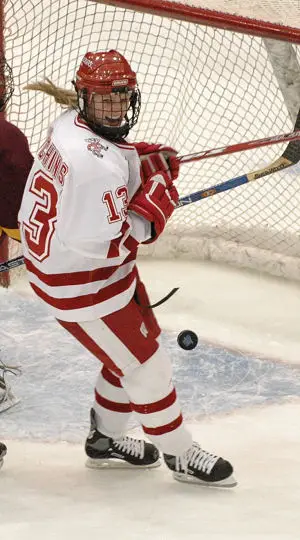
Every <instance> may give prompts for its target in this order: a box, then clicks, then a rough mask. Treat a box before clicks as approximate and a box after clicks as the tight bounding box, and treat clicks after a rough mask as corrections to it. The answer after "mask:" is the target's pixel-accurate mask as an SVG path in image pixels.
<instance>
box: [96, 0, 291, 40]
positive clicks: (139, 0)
mask: <svg viewBox="0 0 300 540" xmlns="http://www.w3.org/2000/svg"><path fill="white" fill-rule="evenodd" d="M94 1H96V2H98V3H99V4H108V5H113V6H117V7H121V8H124V9H132V10H134V11H141V12H144V13H152V14H153V15H160V16H161V17H171V18H172V19H178V20H182V21H188V22H193V23H195V24H200V25H201V24H202V25H205V26H212V27H214V28H223V29H224V30H231V31H233V32H241V33H243V34H251V35H252V36H261V37H268V38H272V39H279V40H281V41H291V42H293V43H297V44H300V28H296V27H291V26H285V25H283V24H276V23H272V22H268V21H264V20H260V19H254V18H250V17H243V16H241V15H234V14H230V13H225V12H221V11H217V10H212V9H207V8H202V7H198V6H195V5H193V6H192V5H189V4H184V3H180V2H171V1H169V0H113V1H110V0H94ZM195 3H196V2H195ZM199 3H201V2H199V1H198V4H199ZM299 18H300V16H299Z"/></svg>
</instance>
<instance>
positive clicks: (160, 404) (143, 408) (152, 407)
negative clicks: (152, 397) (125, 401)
mask: <svg viewBox="0 0 300 540" xmlns="http://www.w3.org/2000/svg"><path fill="white" fill-rule="evenodd" d="M175 401H176V390H175V388H174V389H173V390H172V392H171V393H170V394H169V395H168V396H166V397H165V398H163V399H160V400H159V401H155V402H154V403H145V404H144V405H140V404H139V405H137V404H136V403H132V401H131V407H132V410H133V411H136V412H138V413H140V414H151V413H155V412H158V411H163V410H164V409H167V408H168V407H170V406H171V405H173V403H174V402H175Z"/></svg>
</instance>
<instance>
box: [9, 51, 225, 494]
mask: <svg viewBox="0 0 300 540" xmlns="http://www.w3.org/2000/svg"><path fill="white" fill-rule="evenodd" d="M74 85H75V90H76V103H75V102H74V96H73V95H72V93H70V92H67V93H65V92H64V90H61V89H58V88H56V87H55V86H53V85H51V84H48V85H46V86H44V83H43V84H42V85H41V86H39V85H37V86H36V85H34V86H31V88H35V89H38V88H41V89H45V90H46V91H48V92H49V93H51V94H52V95H54V97H56V99H57V101H59V102H60V103H63V104H67V105H69V107H68V110H67V111H65V112H63V114H62V115H61V116H60V117H59V118H58V119H57V120H56V121H55V122H54V123H53V125H52V126H51V128H50V130H49V134H48V138H47V140H46V141H45V143H44V144H43V145H42V147H41V148H40V150H39V152H38V154H37V157H36V159H35V162H34V166H33V168H32V170H31V173H30V175H29V178H28V182H27V185H26V188H25V193H24V197H23V201H22V206H21V211H20V214H19V221H20V230H21V237H22V244H23V249H24V256H25V262H26V266H27V270H28V275H29V281H30V283H31V286H32V288H33V290H34V291H35V292H36V294H37V295H38V296H39V298H40V299H41V300H43V301H44V302H45V303H46V304H47V305H48V307H49V308H50V310H51V312H52V313H53V315H54V316H55V317H56V318H57V320H58V322H59V323H60V324H61V325H62V326H63V327H64V328H65V329H66V330H67V331H68V332H70V334H72V335H73V336H74V337H75V338H76V339H77V340H78V341H79V342H80V343H81V344H82V345H83V346H84V347H85V348H86V349H87V350H89V351H90V352H91V353H92V354H93V355H94V356H95V357H96V358H98V359H99V360H100V362H101V364H102V368H101V372H100V374H99V377H98V379H97V382H96V387H95V401H94V405H93V407H92V410H91V429H90V433H89V435H88V437H87V440H86V445H85V450H86V453H87V455H88V457H89V460H88V463H87V464H88V466H90V467H98V468H100V467H102V466H103V465H104V464H105V465H111V466H114V465H117V466H118V465H119V466H120V464H122V465H123V466H131V467H133V468H135V467H154V466H157V465H158V464H159V462H160V458H159V450H160V451H161V452H162V454H163V458H164V461H165V463H166V465H167V466H168V467H169V469H171V470H172V471H173V473H174V477H175V478H176V479H177V480H183V481H194V482H199V483H202V484H206V485H218V486H220V485H221V486H224V485H226V486H232V485H235V481H234V479H233V476H232V472H233V469H232V466H231V464H230V463H229V462H228V461H225V460H224V459H222V458H220V457H218V456H216V455H214V454H211V453H209V452H207V451H205V450H203V449H202V448H201V447H200V445H199V444H198V443H196V442H193V440H192V436H191V434H190V433H189V432H188V430H187V428H186V426H185V423H184V421H183V417H182V413H181V408H180V404H179V402H178V399H177V396H176V390H175V387H174V384H173V382H172V368H171V362H170V359H169V357H168V356H167V354H166V352H165V351H164V350H163V348H162V346H161V343H160V340H159V334H160V328H159V326H158V324H157V322H156V319H155V317H154V315H153V313H152V311H151V309H149V308H147V306H149V299H148V297H147V293H146V291H145V288H144V286H143V284H142V283H141V281H140V279H139V276H138V272H137V268H136V256H137V249H138V246H139V245H140V244H142V243H148V242H154V241H155V240H156V239H157V238H158V237H159V235H160V234H162V233H163V231H164V228H165V225H166V223H167V221H168V219H169V218H170V217H171V215H172V213H173V211H174V209H175V207H176V204H177V201H178V193H177V190H176V188H175V186H174V184H173V181H174V180H175V179H176V177H177V175H178V165H177V161H176V159H175V157H174V155H175V154H176V152H175V151H174V150H173V149H171V148H168V147H163V146H160V145H153V144H146V143H140V144H137V145H133V144H129V143H128V142H126V137H127V135H128V133H129V131H130V129H131V128H132V127H133V126H134V125H135V124H136V123H137V121H138V117H139V112H140V103H141V102H140V92H139V89H138V86H137V81H136V74H135V73H134V72H133V70H132V69H131V67H130V65H129V64H128V62H127V60H126V59H125V58H124V56H122V55H121V54H120V53H118V52H117V51H114V50H111V51H108V52H97V53H91V52H88V53H86V55H85V56H84V58H83V60H82V62H81V64H80V67H79V69H78V71H77V74H76V80H75V82H74ZM166 158H167V159H166ZM140 160H141V161H140ZM141 162H142V167H141ZM132 412H133V413H134V414H135V415H136V418H137V419H138V421H139V422H140V425H141V426H142V428H143V431H144V433H145V435H146V436H147V437H148V438H149V439H150V440H151V442H145V441H144V440H137V439H135V438H132V437H130V436H128V435H126V426H127V422H128V419H129V416H130V414H131V413H132Z"/></svg>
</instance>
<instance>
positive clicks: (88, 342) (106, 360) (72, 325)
mask: <svg viewBox="0 0 300 540" xmlns="http://www.w3.org/2000/svg"><path fill="white" fill-rule="evenodd" d="M56 320H57V322H59V324H60V325H61V326H63V328H65V330H67V331H68V332H69V333H70V334H72V336H74V337H75V338H76V339H77V341H79V343H81V345H83V346H84V347H85V348H86V349H87V350H88V351H90V352H91V353H92V354H93V355H94V356H95V357H96V358H98V360H100V361H101V362H102V363H103V364H104V365H105V367H106V368H107V369H109V370H111V371H113V372H114V373H116V374H117V375H119V376H120V377H122V375H123V373H122V371H121V370H120V369H119V368H118V366H116V364H115V363H114V362H113V360H112V359H111V358H110V357H109V356H108V355H107V354H106V352H104V351H103V349H101V347H99V345H97V343H95V341H94V340H93V339H92V338H91V337H90V336H89V335H88V334H87V333H86V332H85V331H84V330H83V328H82V327H81V326H80V325H79V324H78V323H76V322H67V321H61V320H60V319H56Z"/></svg>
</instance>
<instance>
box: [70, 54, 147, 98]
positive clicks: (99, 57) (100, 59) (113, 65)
mask: <svg viewBox="0 0 300 540" xmlns="http://www.w3.org/2000/svg"><path fill="white" fill-rule="evenodd" d="M76 87H77V88H78V90H83V89H84V88H85V89H87V91H88V92H95V93H97V94H110V93H111V92H114V91H116V89H120V88H124V87H127V88H129V89H131V90H134V89H135V87H136V74H135V73H134V71H132V69H131V67H130V65H129V64H128V62H127V60H126V58H124V56H122V54H120V53H118V52H117V51H109V52H99V53H91V52H88V53H86V55H85V56H84V58H83V59H82V62H81V64H80V67H79V70H78V71H77V73H76Z"/></svg>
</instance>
